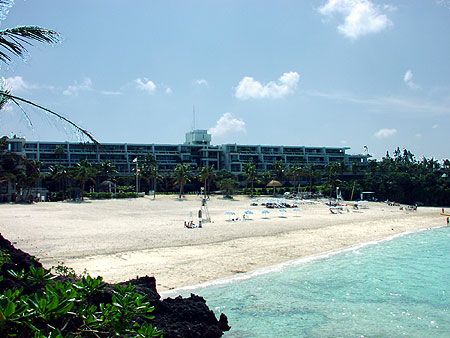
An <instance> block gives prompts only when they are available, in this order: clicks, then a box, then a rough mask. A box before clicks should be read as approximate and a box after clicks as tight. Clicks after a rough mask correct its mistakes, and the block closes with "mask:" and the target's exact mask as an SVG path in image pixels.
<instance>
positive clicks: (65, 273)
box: [50, 262, 77, 278]
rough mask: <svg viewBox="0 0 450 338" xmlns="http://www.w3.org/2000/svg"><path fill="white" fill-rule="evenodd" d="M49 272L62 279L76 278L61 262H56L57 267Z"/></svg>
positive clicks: (72, 270) (73, 271)
mask: <svg viewBox="0 0 450 338" xmlns="http://www.w3.org/2000/svg"><path fill="white" fill-rule="evenodd" d="M50 270H51V271H53V272H54V273H55V274H57V275H60V276H64V277H71V278H75V277H76V276H77V275H76V273H75V270H74V269H72V268H69V267H67V266H65V265H64V264H63V262H58V265H56V266H52V267H51V269H50Z"/></svg>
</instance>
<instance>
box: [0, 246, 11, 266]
mask: <svg viewBox="0 0 450 338" xmlns="http://www.w3.org/2000/svg"><path fill="white" fill-rule="evenodd" d="M9 262H11V255H10V254H9V252H7V251H4V250H0V268H1V267H2V266H3V264H5V263H9Z"/></svg>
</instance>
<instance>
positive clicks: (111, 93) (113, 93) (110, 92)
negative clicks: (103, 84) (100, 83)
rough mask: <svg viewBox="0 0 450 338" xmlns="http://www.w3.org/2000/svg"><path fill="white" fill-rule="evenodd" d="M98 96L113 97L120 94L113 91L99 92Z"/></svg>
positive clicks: (120, 93)
mask: <svg viewBox="0 0 450 338" xmlns="http://www.w3.org/2000/svg"><path fill="white" fill-rule="evenodd" d="M100 94H102V95H108V96H114V95H122V92H119V91H114V90H101V91H100Z"/></svg>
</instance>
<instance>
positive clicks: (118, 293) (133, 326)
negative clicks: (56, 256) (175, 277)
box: [0, 267, 162, 337]
mask: <svg viewBox="0 0 450 338" xmlns="http://www.w3.org/2000/svg"><path fill="white" fill-rule="evenodd" d="M8 273H9V275H10V276H11V277H12V278H13V279H14V280H15V281H16V282H20V283H19V284H21V285H24V287H23V288H17V287H16V288H14V289H7V290H4V291H3V292H2V293H0V336H2V337H14V336H20V337H32V336H34V337H111V336H120V337H127V336H128V337H131V336H132V337H161V336H162V332H161V331H159V330H158V329H156V328H155V327H154V326H153V325H151V324H150V323H149V322H148V321H149V320H151V319H153V316H152V315H151V313H152V312H153V310H154V307H153V306H151V305H150V303H149V302H148V301H147V299H146V296H144V295H142V294H140V293H138V292H136V289H135V287H134V286H133V285H131V284H125V285H116V286H115V288H114V289H113V290H112V291H111V293H112V299H111V301H110V302H100V303H98V302H96V301H95V299H97V298H98V297H97V296H98V294H99V293H101V292H102V291H104V290H105V289H106V288H107V287H108V286H107V284H105V283H104V282H103V281H102V279H101V277H97V278H92V277H90V276H89V275H86V276H84V277H82V278H81V279H78V280H75V281H74V280H73V279H68V278H61V277H59V278H57V276H54V275H52V274H50V272H49V271H48V270H45V269H43V268H34V267H31V268H30V270H29V271H28V272H25V271H23V270H21V271H13V270H9V271H8ZM30 287H32V288H31V290H32V291H31V292H30ZM25 290H26V291H25ZM96 297H97V298H96Z"/></svg>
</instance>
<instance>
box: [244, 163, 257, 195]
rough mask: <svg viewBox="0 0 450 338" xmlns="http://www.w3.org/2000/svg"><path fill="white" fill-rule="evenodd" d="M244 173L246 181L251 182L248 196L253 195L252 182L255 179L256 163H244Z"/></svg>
mask: <svg viewBox="0 0 450 338" xmlns="http://www.w3.org/2000/svg"><path fill="white" fill-rule="evenodd" d="M244 173H245V176H246V178H247V182H250V184H251V187H252V188H251V189H252V190H251V193H250V196H251V197H253V190H254V189H253V185H254V182H255V179H256V164H255V163H253V162H250V163H246V164H245V165H244Z"/></svg>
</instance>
